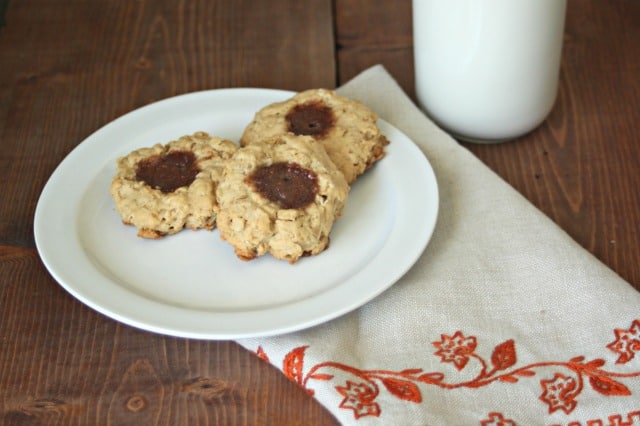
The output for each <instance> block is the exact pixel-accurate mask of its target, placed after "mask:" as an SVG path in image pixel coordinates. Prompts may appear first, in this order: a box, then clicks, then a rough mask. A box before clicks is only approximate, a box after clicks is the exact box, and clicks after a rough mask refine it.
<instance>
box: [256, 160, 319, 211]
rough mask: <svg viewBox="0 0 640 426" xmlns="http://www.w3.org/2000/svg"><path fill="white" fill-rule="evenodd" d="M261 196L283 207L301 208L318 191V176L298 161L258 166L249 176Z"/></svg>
mask: <svg viewBox="0 0 640 426" xmlns="http://www.w3.org/2000/svg"><path fill="white" fill-rule="evenodd" d="M246 181H247V183H249V184H250V185H251V186H252V187H253V188H254V189H255V190H256V192H258V193H259V194H260V195H261V196H263V197H264V198H266V199H267V200H269V201H272V202H274V203H276V204H278V205H279V206H280V207H281V208H283V209H301V208H304V207H306V206H308V205H309V204H311V203H312V202H313V200H314V199H315V197H316V194H317V193H318V177H317V176H316V174H315V173H314V172H312V171H311V170H308V169H305V168H304V167H302V166H300V165H299V164H297V163H293V162H279V163H273V164H271V165H270V166H264V167H259V168H257V169H256V170H255V171H254V172H253V173H252V174H251V175H249V176H248V177H247V180H246Z"/></svg>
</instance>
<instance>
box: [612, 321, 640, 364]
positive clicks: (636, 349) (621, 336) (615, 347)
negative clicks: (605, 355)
mask: <svg viewBox="0 0 640 426" xmlns="http://www.w3.org/2000/svg"><path fill="white" fill-rule="evenodd" d="M614 332H615V334H616V340H614V341H613V342H611V343H609V344H608V345H607V348H609V349H611V350H612V351H613V352H615V353H618V354H620V357H619V358H618V360H617V361H616V364H625V363H627V362H629V361H631V360H632V359H633V358H634V357H635V355H636V353H640V320H635V321H633V322H632V323H631V327H629V329H628V330H624V329H619V328H616V329H615V330H614Z"/></svg>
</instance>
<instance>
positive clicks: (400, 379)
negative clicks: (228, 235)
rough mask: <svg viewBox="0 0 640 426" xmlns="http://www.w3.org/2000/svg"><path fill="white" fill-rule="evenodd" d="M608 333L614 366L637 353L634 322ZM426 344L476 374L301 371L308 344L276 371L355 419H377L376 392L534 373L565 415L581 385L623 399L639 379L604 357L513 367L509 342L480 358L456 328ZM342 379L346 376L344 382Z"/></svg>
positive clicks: (401, 392)
mask: <svg viewBox="0 0 640 426" xmlns="http://www.w3.org/2000/svg"><path fill="white" fill-rule="evenodd" d="M614 333H615V336H616V339H615V340H614V341H613V342H611V343H610V344H608V345H607V346H606V347H607V348H608V349H610V350H611V351H613V352H615V353H616V354H618V355H619V357H618V359H617V360H616V364H624V363H627V362H629V361H631V360H632V359H633V358H634V357H635V354H636V353H640V320H635V321H633V323H632V324H631V327H629V329H615V330H614ZM432 345H433V346H434V347H435V348H436V351H435V352H434V355H435V356H437V357H440V362H442V363H452V364H453V365H454V367H455V368H456V370H457V371H462V370H464V369H465V368H474V370H476V371H477V373H476V374H475V376H473V377H472V378H471V379H468V380H463V381H453V380H448V378H447V377H446V376H445V374H444V373H441V372H438V371H432V372H425V371H424V370H423V369H422V368H408V369H405V370H401V371H391V370H362V369H359V368H356V367H352V366H349V365H346V364H342V363H339V362H333V361H327V362H321V363H318V364H316V365H313V366H312V367H311V368H309V369H308V370H307V369H305V365H304V358H305V353H306V351H307V349H308V346H300V347H297V348H294V349H293V350H291V351H290V352H289V353H288V354H287V355H286V356H285V358H284V360H283V364H282V371H283V373H284V374H285V375H286V376H287V377H288V378H289V379H290V380H292V381H294V382H295V383H297V384H298V385H300V386H301V387H302V388H303V389H305V390H306V391H307V392H308V393H309V394H310V395H313V394H314V391H313V389H311V388H310V387H309V382H310V381H312V380H316V381H318V380H319V381H335V382H336V385H335V387H334V388H335V390H336V392H337V393H338V394H339V395H341V396H342V397H343V399H342V401H341V403H340V405H339V407H340V408H342V409H347V410H352V411H353V416H354V418H355V419H359V418H361V417H365V416H374V417H379V416H380V415H381V413H382V408H381V406H380V404H379V402H378V401H376V399H377V398H378V396H379V394H380V391H381V389H385V390H386V391H387V392H388V393H389V394H391V395H393V396H394V397H396V398H398V399H401V400H404V401H408V402H412V403H420V402H422V392H421V390H420V388H421V386H427V385H429V386H437V387H439V388H441V389H456V388H480V387H484V386H488V385H490V384H492V383H494V382H497V381H499V382H503V383H517V382H518V381H520V380H521V379H527V378H532V377H534V376H536V375H538V374H539V375H540V379H539V383H540V387H541V394H540V396H539V400H540V401H542V402H543V403H544V404H546V406H547V411H548V413H549V414H552V413H555V412H563V413H565V414H570V413H572V412H573V410H574V409H575V408H576V406H577V405H578V402H579V401H578V397H579V396H580V394H581V393H582V392H583V391H584V388H585V384H588V385H589V386H590V387H591V389H592V390H593V391H595V392H597V393H599V394H601V395H605V396H629V395H631V391H630V390H629V388H627V386H626V385H625V384H624V383H623V382H622V381H621V379H629V378H634V377H640V370H638V371H634V372H626V373H622V372H615V371H611V370H610V369H605V368H604V367H605V364H606V361H605V360H604V359H601V358H596V359H593V360H590V361H587V360H586V359H585V357H583V356H576V357H574V358H571V359H570V360H568V361H543V362H536V363H531V364H528V365H523V366H520V367H517V362H518V359H517V355H516V344H515V341H514V340H506V341H504V342H502V343H500V344H498V345H496V346H495V347H494V348H493V351H492V353H491V357H490V358H489V359H485V358H484V357H482V356H481V355H480V354H478V353H477V352H476V349H477V347H478V343H477V339H476V337H475V336H465V335H464V334H463V332H462V331H459V330H458V331H456V332H454V333H453V334H452V335H448V334H442V335H441V336H440V340H439V341H435V342H432ZM256 354H257V355H258V356H259V357H260V358H262V359H264V360H267V361H268V360H269V357H268V356H267V354H266V353H265V351H264V350H263V349H262V347H259V348H258V350H257V352H256ZM472 364H473V366H471V365H472ZM549 371H551V372H552V375H551V376H549V375H548V374H549ZM338 376H339V377H338ZM345 376H346V377H349V378H348V379H346V380H345V379H344V378H343V377H345ZM480 423H481V424H482V425H501V426H510V425H515V422H513V421H512V420H511V419H508V418H506V419H505V418H504V416H503V414H502V413H498V412H490V413H489V414H488V418H486V419H484V420H481V421H480Z"/></svg>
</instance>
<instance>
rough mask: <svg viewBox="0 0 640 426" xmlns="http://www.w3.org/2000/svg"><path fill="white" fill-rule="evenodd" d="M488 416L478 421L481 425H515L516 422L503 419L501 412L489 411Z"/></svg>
mask: <svg viewBox="0 0 640 426" xmlns="http://www.w3.org/2000/svg"><path fill="white" fill-rule="evenodd" d="M488 415H489V418H488V419H484V420H481V421H480V425H481V426H516V422H514V421H513V420H511V419H505V418H504V416H503V415H502V413H496V412H491V413H489V414H488Z"/></svg>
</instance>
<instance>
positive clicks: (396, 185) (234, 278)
mask: <svg viewBox="0 0 640 426" xmlns="http://www.w3.org/2000/svg"><path fill="white" fill-rule="evenodd" d="M292 95H293V93H292V92H287V91H280V90H268V89H223V90H211V91H204V92H196V93H191V94H186V95H182V96H177V97H174V98H169V99H166V100H163V101H160V102H156V103H153V104H151V105H147V106H145V107H143V108H140V109H137V110H135V111H132V112H130V113H128V114H126V115H124V116H122V117H120V118H118V119H117V120H115V121H113V122H111V123H109V124H107V125H106V126H104V127H102V128H101V129H99V130H98V131H96V132H95V133H94V134H92V135H91V136H89V137H88V138H87V139H86V140H84V141H83V142H82V143H81V144H79V145H78V146H77V147H76V148H75V149H74V150H73V151H72V152H71V153H70V154H69V155H68V156H67V157H66V158H65V159H64V161H62V163H61V164H60V165H59V167H58V168H57V169H56V170H55V172H54V173H53V174H52V176H51V178H50V179H49V181H48V182H47V184H46V186H45V188H44V190H43V191H42V194H41V196H40V199H39V201H38V206H37V208H36V213H35V223H34V231H35V239H36V245H37V248H38V251H39V253H40V256H41V258H42V260H43V262H44V264H45V266H46V267H47V269H48V270H49V272H50V273H51V274H52V276H53V277H54V278H55V279H56V280H57V281H58V282H59V283H60V285H62V287H64V288H65V289H66V290H67V291H68V292H69V293H71V294H72V295H73V296H75V297H76V298H77V299H79V300H80V301H81V302H83V303H85V304H86V305H88V306H90V307H91V308H93V309H95V310H97V311H99V312H101V313H103V314H104V315H107V316H109V317H111V318H113V319H115V320H117V321H120V322H123V323H125V324H129V325H131V326H134V327H138V328H141V329H144V330H149V331H152V332H156V333H161V334H167V335H173V336H181V337H188V338H199V339H235V338H242V337H255V336H266V335H274V334H282V333H287V332H291V331H295V330H300V329H303V328H307V327H310V326H313V325H317V324H320V323H322V322H325V321H328V320H330V319H333V318H336V317H338V316H340V315H343V314H345V313H347V312H349V311H351V310H353V309H355V308H358V307H359V306H361V305H363V304H364V303H366V302H368V301H369V300H371V299H372V298H374V297H376V296H377V295H379V294H380V293H382V292H383V291H384V290H385V289H387V288H388V287H390V286H391V285H393V284H394V283H395V282H396V281H397V280H398V279H399V278H400V277H402V275H403V274H404V273H405V272H406V271H407V270H408V269H409V268H410V267H411V266H412V265H413V264H414V262H415V261H416V260H417V259H418V258H419V256H420V255H421V254H422V252H423V251H424V249H425V247H426V245H427V243H428V241H429V239H430V237H431V234H432V232H433V229H434V227H435V223H436V216H437V212H438V187H437V184H436V179H435V176H434V173H433V170H432V168H431V166H430V165H429V162H428V161H427V159H426V158H425V156H424V155H423V154H422V152H421V151H420V150H419V149H418V148H417V147H416V145H415V144H414V143H413V142H412V141H411V140H409V138H407V137H406V136H405V135H404V134H403V133H401V132H400V131H399V130H398V129H396V128H394V127H393V126H391V125H390V124H388V123H386V122H384V121H382V120H381V121H380V123H379V124H380V127H381V129H382V131H383V132H384V133H385V134H386V135H387V137H388V139H389V140H390V141H391V144H390V145H389V146H388V150H387V151H388V154H387V156H386V157H385V158H384V159H383V160H382V161H380V162H379V163H377V164H376V165H375V166H374V167H373V168H372V169H370V170H369V171H367V172H366V173H365V174H364V175H362V176H361V177H360V178H359V179H358V181H357V182H355V184H354V185H353V186H352V189H351V193H350V196H349V199H348V202H347V206H346V207H345V211H344V214H343V216H342V217H341V218H340V219H339V220H338V221H337V222H336V224H335V225H334V228H333V230H332V233H331V245H330V247H329V249H328V250H326V251H324V252H323V253H321V254H320V255H318V256H314V257H306V258H302V259H301V260H299V261H298V262H297V263H296V264H295V265H290V264H289V263H288V262H286V261H278V260H276V259H274V258H272V257H271V256H270V255H265V256H262V257H260V258H258V259H255V260H253V261H251V262H243V261H240V260H238V259H237V258H236V257H235V255H234V253H233V248H232V247H231V246H230V245H228V244H227V243H226V242H223V241H222V240H221V239H220V236H219V234H218V231H216V230H213V231H204V230H202V231H190V230H186V231H182V232H180V233H178V234H176V235H174V236H170V237H167V238H164V239H161V240H146V239H142V238H138V237H137V236H136V229H135V228H134V227H131V226H124V225H123V224H122V222H121V219H120V216H119V215H118V214H117V212H116V211H115V208H114V203H113V200H112V199H111V197H110V195H109V185H110V182H111V178H112V176H113V175H114V174H115V162H116V159H117V158H118V157H119V156H123V155H126V154H128V153H129V152H130V151H132V150H134V149H137V148H140V147H143V146H150V145H152V144H154V143H158V142H160V143H165V142H168V141H169V140H172V139H175V138H178V137H180V136H182V135H185V134H190V133H193V132H195V131H198V130H203V131H206V132H209V133H210V134H212V135H216V136H220V137H224V138H229V139H231V140H234V141H237V140H238V139H239V137H240V135H241V134H242V131H243V129H244V127H245V126H246V125H247V124H248V123H249V122H250V121H251V119H252V118H253V115H254V113H255V111H257V110H258V109H260V108H262V107H263V106H265V105H267V104H269V103H271V102H275V101H280V100H284V99H287V98H289V97H290V96H292Z"/></svg>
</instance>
